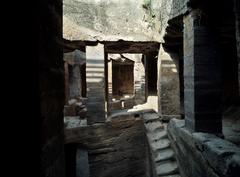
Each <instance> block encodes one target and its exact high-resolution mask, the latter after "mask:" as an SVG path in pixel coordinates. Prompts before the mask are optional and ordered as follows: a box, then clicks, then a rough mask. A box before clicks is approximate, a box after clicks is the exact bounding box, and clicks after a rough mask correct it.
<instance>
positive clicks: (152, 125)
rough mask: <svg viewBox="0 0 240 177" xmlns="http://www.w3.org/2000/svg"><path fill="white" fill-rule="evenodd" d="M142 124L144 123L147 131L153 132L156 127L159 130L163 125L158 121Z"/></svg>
mask: <svg viewBox="0 0 240 177" xmlns="http://www.w3.org/2000/svg"><path fill="white" fill-rule="evenodd" d="M144 125H145V127H146V129H147V131H148V132H153V131H155V130H157V129H159V130H163V129H164V126H163V125H162V123H161V122H160V121H155V122H149V123H146V124H144Z"/></svg>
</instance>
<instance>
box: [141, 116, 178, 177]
mask: <svg viewBox="0 0 240 177" xmlns="http://www.w3.org/2000/svg"><path fill="white" fill-rule="evenodd" d="M143 119H144V125H145V127H146V130H147V137H148V142H149V145H150V150H151V153H152V159H153V161H154V162H153V165H154V166H155V169H156V174H155V176H156V177H181V176H180V174H179V170H178V164H177V161H176V159H175V156H174V151H173V149H172V148H171V146H170V140H169V139H168V136H167V130H166V126H167V124H163V123H162V122H161V121H160V119H159V115H158V114H157V113H156V112H147V113H144V114H143Z"/></svg>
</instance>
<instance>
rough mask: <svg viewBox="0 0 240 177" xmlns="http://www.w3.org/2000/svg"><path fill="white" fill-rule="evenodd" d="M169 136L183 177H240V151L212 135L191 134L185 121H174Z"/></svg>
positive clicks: (170, 124) (169, 128) (169, 126)
mask: <svg viewBox="0 0 240 177" xmlns="http://www.w3.org/2000/svg"><path fill="white" fill-rule="evenodd" d="M168 136H169V138H170V139H171V143H172V147H173V148H174V151H175V153H176V157H177V160H178V162H179V166H180V168H179V169H180V173H181V176H182V177H193V176H194V177H206V176H207V177H238V176H239V174H240V148H239V147H238V146H236V145H234V144H232V143H230V142H228V141H226V140H224V139H221V138H219V137H217V136H215V135H213V134H207V133H190V132H189V131H188V130H187V129H186V127H185V121H184V120H177V119H172V120H171V121H170V123H169V125H168Z"/></svg>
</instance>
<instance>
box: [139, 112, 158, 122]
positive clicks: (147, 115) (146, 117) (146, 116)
mask: <svg viewBox="0 0 240 177" xmlns="http://www.w3.org/2000/svg"><path fill="white" fill-rule="evenodd" d="M143 119H144V121H148V120H154V119H159V115H158V114H156V113H144V114H143Z"/></svg>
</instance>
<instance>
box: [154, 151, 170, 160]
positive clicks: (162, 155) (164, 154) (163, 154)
mask: <svg viewBox="0 0 240 177" xmlns="http://www.w3.org/2000/svg"><path fill="white" fill-rule="evenodd" d="M155 154H156V156H155V158H154V160H155V162H162V161H164V160H170V159H174V151H173V150H172V149H171V148H167V149H163V150H159V151H157V152H156V153H155Z"/></svg>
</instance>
